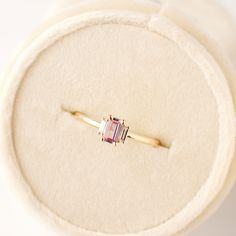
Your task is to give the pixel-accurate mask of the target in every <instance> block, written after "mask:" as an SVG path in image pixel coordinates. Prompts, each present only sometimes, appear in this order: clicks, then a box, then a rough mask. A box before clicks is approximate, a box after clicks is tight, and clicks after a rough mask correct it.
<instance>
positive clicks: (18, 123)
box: [4, 12, 234, 235]
mask: <svg viewBox="0 0 236 236" xmlns="http://www.w3.org/2000/svg"><path fill="white" fill-rule="evenodd" d="M118 15H119V14H118ZM126 15H129V17H128V18H127V19H126V18H125V16H126ZM87 18H88V19H89V18H90V19H92V20H90V21H88V25H89V27H85V25H86V19H87ZM76 22H80V23H76ZM98 22H99V24H97V23H98ZM102 22H103V23H102ZM78 27H81V29H77V28H78ZM61 36H63V37H61ZM38 52H40V54H38ZM35 59H36V60H35ZM29 65H30V66H29ZM16 68H17V69H15V70H13V72H12V74H11V79H9V84H7V86H6V90H5V100H4V102H5V103H4V107H5V112H6V111H8V113H7V114H9V117H8V116H6V123H4V124H5V125H7V126H6V127H5V128H6V130H5V131H6V132H7V135H8V134H10V133H11V132H12V133H13V139H12V141H13V143H14V149H11V151H12V152H14V153H11V155H12V157H13V156H14V155H15V158H16V159H15V161H16V163H17V164H18V165H19V166H18V167H19V168H20V171H21V173H22V174H23V177H24V181H25V183H26V184H27V185H29V186H30V189H31V191H32V193H33V196H34V197H35V200H37V201H39V202H40V204H41V207H43V208H46V209H48V210H51V211H52V212H51V213H50V214H52V213H55V214H56V215H58V216H60V217H61V218H62V219H63V220H64V221H65V222H67V223H69V225H70V226H72V225H74V226H76V227H77V226H78V227H79V228H82V229H86V230H89V231H95V232H102V233H116V234H117V233H120V234H121V233H135V232H140V231H144V233H145V234H146V233H147V234H148V233H150V234H152V233H155V234H156V235H171V234H173V233H176V232H177V231H179V230H182V229H183V227H184V226H185V225H187V224H188V223H189V222H191V221H192V220H193V219H194V218H196V217H197V216H198V215H200V213H201V212H202V211H203V210H204V209H205V208H206V207H207V205H208V204H209V203H210V202H211V201H212V200H213V199H214V198H215V197H216V196H217V194H218V193H219V191H220V189H221V188H222V186H223V184H224V181H225V178H226V177H227V172H228V168H229V166H230V163H231V159H232V154H233V146H234V140H233V136H234V112H233V107H232V101H231V96H230V94H229V90H228V88H227V84H226V81H225V78H224V76H223V74H222V72H221V70H220V69H219V68H218V66H217V64H216V63H215V61H214V60H213V58H212V57H211V56H210V55H209V54H208V53H207V52H206V51H205V49H204V48H202V47H201V46H200V45H198V44H197V43H196V42H195V40H194V39H193V38H191V37H190V36H188V35H187V34H185V33H184V32H182V31H181V30H180V29H179V28H178V27H176V26H175V25H174V24H173V23H171V22H169V21H168V20H167V19H165V18H163V17H158V16H152V17H150V16H149V15H141V14H140V15H139V14H137V15H136V14H134V13H132V14H131V13H126V14H124V13H123V14H121V15H120V16H119V17H118V18H117V17H116V14H115V13H112V14H111V13H109V14H108V13H105V12H103V13H96V14H95V13H94V14H90V15H84V16H82V17H81V18H79V17H75V18H73V19H71V20H68V21H66V22H64V23H62V24H60V25H58V26H57V27H55V28H54V29H52V30H51V32H48V33H47V34H45V35H43V36H42V37H41V38H40V39H39V40H38V42H37V43H35V44H33V45H32V46H31V47H30V48H29V49H28V51H27V52H26V53H25V54H24V55H23V56H22V58H21V60H20V62H19V64H17V66H16ZM170 68H171V69H170ZM16 75H17V76H16ZM17 78H18V79H17ZM13 82H14V83H13ZM19 85H20V86H19ZM18 86H19V87H18ZM16 92H17V93H16ZM9 94H11V96H9ZM15 95H16V100H14V97H15ZM13 105H14V106H13ZM63 108H65V109H70V110H81V111H84V112H86V113H88V114H90V115H91V116H93V117H94V118H95V119H97V120H99V119H101V118H102V117H103V116H104V115H107V114H114V115H117V116H119V117H121V118H125V119H126V120H127V122H128V123H129V124H130V127H131V128H132V129H133V130H135V131H137V132H139V133H144V134H146V135H150V136H158V137H160V138H161V139H162V140H163V141H164V143H166V144H168V145H169V146H170V149H169V150H168V149H165V148H159V149H152V148H150V147H148V146H145V145H142V144H139V143H135V142H134V141H130V140H129V141H128V142H127V144H126V145H124V146H123V145H122V146H118V147H117V148H116V149H114V147H113V146H109V145H107V144H104V143H100V142H98V139H99V137H97V135H96V130H94V129H93V128H90V127H87V126H85V125H84V124H81V123H79V122H78V121H76V120H74V119H73V118H72V117H71V116H70V115H68V113H66V112H65V111H64V109H63ZM12 111H13V113H12ZM12 116H13V120H12V127H9V125H10V123H8V122H9V121H10V118H11V117H12ZM11 128H12V129H11ZM7 137H8V136H7ZM6 140H7V141H9V142H10V141H11V140H8V139H6ZM6 144H7V145H9V148H10V147H11V145H12V144H11V143H6ZM9 150H10V149H9ZM9 154H10V153H9ZM76 227H75V228H74V230H75V232H77V230H78V229H77V228H76ZM147 229H150V230H149V231H147Z"/></svg>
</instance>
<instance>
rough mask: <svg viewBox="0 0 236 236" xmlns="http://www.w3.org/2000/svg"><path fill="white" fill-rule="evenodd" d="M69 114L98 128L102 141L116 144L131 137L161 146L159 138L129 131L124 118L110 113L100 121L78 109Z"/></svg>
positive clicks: (154, 145)
mask: <svg viewBox="0 0 236 236" xmlns="http://www.w3.org/2000/svg"><path fill="white" fill-rule="evenodd" d="M71 114H72V115H73V116H74V117H75V118H76V119H78V120H80V121H82V122H84V123H86V124H88V125H90V126H93V127H96V128H98V129H99V130H98V134H99V135H101V140H102V141H103V142H107V143H110V144H114V145H116V144H117V143H124V142H125V140H126V138H131V139H134V140H136V141H139V142H141V143H144V144H149V145H151V146H153V147H155V148H156V147H159V146H163V145H162V143H161V141H160V140H159V139H156V138H150V137H146V136H143V135H139V134H135V133H132V132H130V130H129V126H127V125H126V124H125V121H124V120H122V119H118V118H115V117H113V116H111V115H110V116H108V117H104V118H103V119H102V121H101V122H97V121H95V120H93V119H91V118H90V117H88V116H87V115H86V114H84V113H82V112H79V111H76V112H71ZM163 147H164V146H163Z"/></svg>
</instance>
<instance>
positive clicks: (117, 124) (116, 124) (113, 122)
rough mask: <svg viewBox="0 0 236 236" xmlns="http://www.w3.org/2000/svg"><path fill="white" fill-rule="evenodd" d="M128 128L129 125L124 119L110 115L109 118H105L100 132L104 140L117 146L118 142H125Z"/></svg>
mask: <svg viewBox="0 0 236 236" xmlns="http://www.w3.org/2000/svg"><path fill="white" fill-rule="evenodd" d="M128 130H129V127H128V126H126V125H125V121H124V120H122V119H118V118H116V117H113V116H111V115H110V116H109V117H108V118H106V117H104V118H103V120H102V122H101V123H100V127H99V131H98V133H99V134H100V135H101V139H102V141H104V142H107V143H110V144H114V145H115V146H116V144H117V143H120V142H121V143H124V142H125V140H126V138H127V134H128Z"/></svg>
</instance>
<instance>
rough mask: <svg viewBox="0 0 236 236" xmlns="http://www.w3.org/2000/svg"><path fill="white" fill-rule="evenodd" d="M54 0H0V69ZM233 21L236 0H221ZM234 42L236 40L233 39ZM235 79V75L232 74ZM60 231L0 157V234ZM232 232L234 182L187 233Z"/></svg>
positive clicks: (235, 226) (37, 235)
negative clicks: (38, 211) (33, 205)
mask: <svg viewBox="0 0 236 236" xmlns="http://www.w3.org/2000/svg"><path fill="white" fill-rule="evenodd" d="M54 2H56V0H0V70H2V68H3V66H4V65H5V64H6V63H7V62H9V60H10V59H11V58H12V56H13V55H14V53H15V51H16V50H17V48H18V47H19V46H20V44H21V43H22V42H23V41H24V40H25V39H26V38H27V36H28V35H29V33H30V32H31V31H32V30H33V29H34V28H35V27H36V25H38V24H39V23H40V22H41V20H42V18H43V17H44V16H45V14H46V13H47V11H48V9H49V6H50V5H51V4H52V3H54ZM221 2H222V4H223V5H224V6H225V7H226V8H228V10H229V12H230V13H231V14H232V16H233V17H234V18H235V21H236V0H221ZM235 43H236V40H235ZM235 79H236V78H235ZM1 235H4V236H22V235H24V236H55V235H60V233H59V232H56V231H55V229H52V228H51V227H50V226H49V225H48V224H44V223H43V221H41V218H40V217H38V216H37V215H35V214H34V211H33V210H32V209H30V208H28V206H27V204H25V202H24V201H23V199H22V198H20V197H19V195H18V193H17V191H16V189H15V185H14V183H13V182H12V181H10V178H9V173H8V171H7V168H6V164H5V162H4V160H3V158H2V157H0V236H1ZM235 235H236V186H235V187H234V189H233V191H232V193H231V194H230V195H229V197H228V198H227V199H226V201H225V202H224V204H223V205H222V207H221V208H220V209H219V210H218V211H217V212H216V213H215V215H214V216H213V217H211V218H210V219H209V220H208V221H207V222H206V223H204V224H203V225H201V226H200V227H199V228H198V229H196V230H195V231H194V232H193V233H191V234H190V236H235Z"/></svg>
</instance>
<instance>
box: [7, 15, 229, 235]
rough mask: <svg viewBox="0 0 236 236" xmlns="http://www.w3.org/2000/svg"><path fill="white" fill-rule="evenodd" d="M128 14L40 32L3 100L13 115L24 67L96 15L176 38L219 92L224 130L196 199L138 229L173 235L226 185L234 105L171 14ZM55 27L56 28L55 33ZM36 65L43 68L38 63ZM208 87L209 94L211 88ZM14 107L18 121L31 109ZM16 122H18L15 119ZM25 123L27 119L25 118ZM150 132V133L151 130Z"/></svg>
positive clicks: (69, 22)
mask: <svg viewBox="0 0 236 236" xmlns="http://www.w3.org/2000/svg"><path fill="white" fill-rule="evenodd" d="M128 15H129V17H127V15H126V14H121V13H109V14H108V13H106V14H105V13H97V14H96V15H94V14H92V15H90V14H86V15H84V16H80V17H74V18H73V19H69V20H66V21H65V22H63V23H62V24H58V25H57V26H55V27H54V29H52V30H51V31H50V34H47V33H45V34H44V35H42V36H41V38H40V39H38V40H37V42H35V44H33V46H31V48H30V49H28V51H26V52H25V53H24V56H23V57H22V58H23V59H22V61H19V62H18V63H19V64H17V65H16V66H15V69H14V71H13V72H12V75H11V78H12V79H11V80H9V81H8V84H7V87H6V88H7V89H6V90H5V91H6V93H7V94H5V99H7V101H8V102H7V103H6V100H5V103H4V105H5V106H4V107H5V112H6V111H8V112H9V113H8V115H9V117H11V114H12V108H13V106H9V105H10V104H12V105H13V104H14V96H11V97H9V94H15V92H16V90H17V89H18V85H19V83H21V78H22V77H21V76H20V75H23V74H24V71H25V69H27V68H28V66H29V65H30V64H31V63H32V62H33V60H34V59H35V58H36V57H37V55H38V52H41V51H42V50H43V49H45V48H47V46H49V45H51V44H52V43H53V42H54V41H55V40H56V39H57V38H59V37H61V36H62V35H64V34H68V33H70V32H72V31H74V30H76V29H77V28H79V27H84V26H85V25H86V24H87V23H89V25H93V24H94V22H96V24H97V22H98V20H100V21H101V23H106V24H107V23H110V24H111V23H112V24H114V23H119V24H120V25H123V24H125V25H127V24H128V25H135V27H137V26H138V27H145V28H146V29H148V30H150V31H152V32H158V33H159V34H160V35H162V36H165V37H167V38H169V39H171V40H172V41H173V42H175V43H176V44H177V45H178V47H180V48H181V49H182V50H184V51H186V53H187V55H188V56H189V57H190V58H191V59H192V60H194V61H195V63H196V64H197V65H198V66H199V68H200V69H201V70H202V71H204V75H205V77H203V76H202V75H201V74H198V76H201V78H205V79H206V81H207V83H206V84H208V86H209V88H211V89H212V92H211V93H212V94H213V95H214V96H215V99H216V104H218V108H217V109H218V110H215V111H218V113H219V134H220V136H219V146H218V149H217V150H218V152H217V155H216V159H215V162H214V165H213V171H212V172H211V175H210V177H209V179H208V181H207V182H206V184H205V185H203V187H202V188H201V190H200V191H199V192H198V194H197V195H196V196H195V197H194V198H193V200H192V201H191V202H190V203H189V204H188V205H187V206H186V207H185V208H184V209H183V210H182V211H180V212H179V213H178V214H176V215H175V216H173V217H171V218H170V219H169V220H168V221H166V222H165V223H162V224H160V225H159V226H158V227H156V228H153V229H150V230H146V231H144V232H140V234H145V235H147V234H152V233H155V234H157V235H171V234H173V233H175V232H177V231H179V230H181V229H182V228H183V226H184V225H187V224H188V223H189V222H191V221H192V220H193V219H194V218H195V217H196V216H198V215H199V214H200V213H201V212H202V210H203V209H204V208H205V207H206V206H207V205H208V204H209V203H210V202H211V201H212V199H214V197H215V196H216V194H217V193H218V192H219V190H220V189H221V187H222V186H223V183H224V180H225V177H226V175H227V171H228V168H229V165H230V162H231V159H232V153H233V149H234V148H233V146H234V142H233V136H234V112H233V108H232V103H231V97H230V95H229V91H228V88H227V86H226V84H225V82H224V81H225V79H224V76H223V75H222V72H221V71H220V70H219V68H218V66H217V65H216V64H215V62H214V60H213V59H212V58H211V57H210V56H209V55H208V53H206V52H205V50H204V49H203V48H202V47H201V46H199V45H198V43H196V42H195V41H194V39H192V38H191V37H189V36H188V35H186V34H185V33H184V32H182V31H181V30H180V29H179V28H178V27H176V26H174V25H173V24H172V23H171V22H169V21H168V20H167V19H164V18H162V17H158V16H152V17H151V19H149V17H148V16H146V15H142V14H133V13H132V14H131V13H130V14H128ZM75 22H77V23H75ZM59 29H60V30H59ZM52 32H55V34H54V33H52ZM58 32H60V34H58ZM64 40H65V39H64ZM158 40H160V42H161V41H162V40H163V39H161V38H160V39H158ZM176 48H177V47H176ZM173 50H177V49H173ZM29 55H31V57H30V59H29V58H28V56H29ZM33 55H34V56H33ZM182 56H183V55H182ZM24 57H25V58H24ZM39 60H40V59H39ZM38 63H39V62H38ZM23 64H24V66H23ZM39 64H40V63H39ZM189 64H190V65H191V62H189ZM58 66H61V65H58ZM24 68H25V69H24ZM18 69H19V70H18ZM38 69H40V67H39V68H38ZM32 70H33V67H32V68H31V72H29V71H28V74H30V75H31V76H32V74H33V73H35V72H32ZM39 71H40V70H38V71H37V73H38V72H39ZM19 72H21V73H19ZM195 73H197V72H196V71H195ZM13 77H14V83H13V81H12V80H13ZM16 77H18V79H16ZM26 78H27V76H26ZM25 81H27V80H26V79H25ZM185 82H186V81H185ZM49 83H50V81H49ZM23 85H24V86H23V87H25V86H26V88H27V87H28V89H29V87H30V85H29V84H28V85H27V83H26V82H25V83H23ZM31 86H32V85H31ZM23 87H21V89H20V90H22V89H23ZM31 88H32V87H31ZM20 90H19V91H20ZM14 91H15V92H14ZM22 91H24V90H22ZM25 91H27V90H25ZM201 92H204V91H201ZM205 92H206V93H207V90H206V91H205ZM211 93H209V91H208V98H209V100H208V102H209V101H210V100H211V95H210V94H211ZM22 96H23V95H22ZM21 99H22V98H19V100H18V101H17V103H16V104H18V102H19V104H20V101H21ZM23 101H26V100H23ZM6 104H7V107H6ZM213 104H214V103H212V107H211V108H212V109H213V112H214V109H215V108H216V107H215V106H214V105H213ZM36 105H37V106H39V104H35V106H36ZM73 105H74V104H73ZM80 105H81V104H80ZM159 105H160V104H159ZM44 106H45V104H44V103H42V107H44ZM9 107H10V108H9ZM19 107H20V105H19ZM39 107H40V106H39ZM16 108H17V111H18V113H17V114H16V115H14V120H15V121H17V122H18V121H19V120H22V118H25V116H24V117H23V113H22V112H23V111H24V112H27V111H26V110H22V108H18V105H17V107H16ZM23 108H24V107H23ZM25 108H26V107H25ZM41 109H42V108H41ZM162 109H163V108H162ZM39 110H40V109H39ZM213 114H214V113H213ZM9 117H8V116H6V118H7V119H6V123H4V125H6V126H5V131H8V132H7V134H10V132H11V126H10V123H9V122H10V120H9ZM157 117H158V116H157ZM213 117H214V116H213ZM34 118H35V117H34ZM215 118H216V117H215ZM18 119H19V120H18ZM66 119H67V118H66ZM215 121H217V119H213V120H212V123H214V122H215ZM68 122H69V120H68ZM14 124H15V125H16V124H17V123H15V122H14ZM21 124H23V123H21ZM137 124H138V122H137ZM163 124H164V123H163ZM68 125H69V124H68ZM166 125H168V124H166ZM7 128H8V130H7ZM15 128H16V129H17V127H16V126H15ZM33 128H35V127H33ZM165 128H166V127H165ZM167 130H168V129H167ZM213 130H214V129H213ZM157 131H158V132H157V133H159V132H160V133H161V132H163V131H162V129H161V127H159V128H158V129H157ZM88 132H89V131H88ZM149 132H151V130H150V131H149ZM16 134H17V132H16ZM91 134H92V132H89V135H90V136H91ZM214 134H215V133H214ZM18 135H19V133H18ZM21 135H22V134H20V136H18V140H15V142H16V144H17V142H21V141H23V139H24V138H23V139H22V140H21V138H22V136H21ZM162 136H163V138H164V139H166V142H168V141H169V137H170V136H169V135H167V134H165V133H163V134H162ZM19 137H20V139H19ZM6 138H9V136H7V137H6ZM28 138H29V137H28ZM7 141H8V143H7V145H10V143H11V140H7ZM94 141H95V139H94ZM94 143H95V142H94ZM216 143H217V140H216V142H215V144H216ZM171 144H172V149H171V152H172V155H174V154H177V153H178V151H180V149H179V148H180V146H179V145H181V143H177V144H178V145H176V144H175V143H171ZM95 145H96V144H95ZM130 145H135V144H131V143H130ZM16 146H17V145H16ZM8 147H9V146H8ZM101 147H102V148H103V147H104V146H103V145H102V146H100V144H99V148H101ZM131 147H132V146H131ZM133 147H134V146H133ZM135 147H136V146H135ZM107 148H108V147H106V149H107ZM125 148H126V147H125ZM128 148H129V147H128V146H127V149H128ZM140 148H141V147H140ZM142 148H144V147H142ZM142 148H141V149H142ZM175 148H177V149H175ZM145 150H146V148H145ZM11 151H12V153H11V155H14V150H13V149H12V150H11ZM106 151H107V150H106ZM145 152H146V151H145ZM173 153H174V154H173ZM161 155H163V157H164V158H165V157H166V150H163V151H161V153H160V159H161ZM19 157H20V156H19ZM163 160H164V159H163ZM172 160H173V159H172V158H171V161H172ZM171 161H170V162H171ZM21 164H22V163H21ZM21 167H22V166H21ZM175 167H176V166H175ZM28 178H29V176H28ZM41 203H43V202H41ZM40 206H41V207H43V208H44V206H43V205H40ZM44 210H46V211H48V210H47V208H44ZM172 210H173V209H172ZM48 213H49V214H50V215H52V212H50V211H49V212H48ZM52 216H53V215H52ZM63 222H64V221H63ZM142 222H143V221H142ZM64 223H66V222H64ZM66 224H67V226H68V227H69V228H71V226H72V225H71V224H68V222H67V223H66ZM72 228H74V230H75V231H77V230H79V231H80V230H81V232H85V231H84V230H83V229H81V228H79V229H78V228H77V227H74V226H72ZM72 228H71V229H72ZM130 228H132V229H131V230H130ZM72 230H73V229H72ZM127 230H128V231H129V232H130V233H132V231H135V227H134V226H133V227H132V225H131V226H127ZM108 231H109V230H108ZM86 232H87V231H86ZM90 233H91V232H90ZM113 233H114V232H113Z"/></svg>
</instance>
